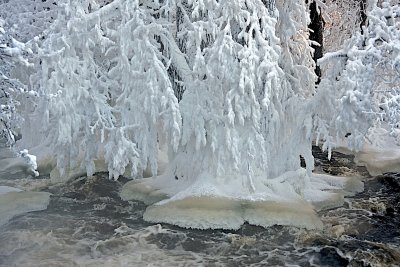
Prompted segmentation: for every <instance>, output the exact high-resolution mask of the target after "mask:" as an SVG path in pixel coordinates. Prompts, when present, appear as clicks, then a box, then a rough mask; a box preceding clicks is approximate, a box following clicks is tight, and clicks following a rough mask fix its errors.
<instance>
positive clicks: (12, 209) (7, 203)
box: [0, 186, 51, 226]
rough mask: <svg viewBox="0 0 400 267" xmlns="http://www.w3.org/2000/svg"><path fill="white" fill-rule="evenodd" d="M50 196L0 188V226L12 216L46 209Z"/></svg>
mask: <svg viewBox="0 0 400 267" xmlns="http://www.w3.org/2000/svg"><path fill="white" fill-rule="evenodd" d="M50 195H51V194H50V193H47V192H24V191H18V189H16V188H8V187H5V186H0V226H1V225H4V224H5V223H7V222H8V221H9V220H10V219H11V218H13V217H14V216H17V215H21V214H23V213H27V212H31V211H38V210H44V209H46V208H47V206H48V204H49V201H50Z"/></svg>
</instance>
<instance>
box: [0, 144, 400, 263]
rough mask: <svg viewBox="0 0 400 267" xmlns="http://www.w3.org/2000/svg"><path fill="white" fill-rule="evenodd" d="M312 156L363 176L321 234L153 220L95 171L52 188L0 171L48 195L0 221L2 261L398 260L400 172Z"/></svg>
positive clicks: (328, 168)
mask: <svg viewBox="0 0 400 267" xmlns="http://www.w3.org/2000/svg"><path fill="white" fill-rule="evenodd" d="M314 155H315V156H316V166H317V169H316V170H317V171H319V172H327V173H330V174H334V175H336V174H340V175H344V174H345V175H356V176H363V177H364V179H365V180H364V182H365V191H364V192H363V193H361V194H358V195H356V196H355V197H353V198H348V199H347V201H346V204H345V205H344V206H343V207H340V208H336V209H331V210H327V211H322V212H320V213H319V215H320V217H321V218H322V220H323V222H324V225H325V226H324V230H323V231H307V230H301V229H296V228H292V227H282V226H274V227H270V228H267V229H264V228H261V227H256V226H251V225H244V226H243V227H242V228H241V229H240V230H238V231H223V230H213V231H211V230H208V231H203V230H190V229H182V228H178V227H175V226H172V225H167V224H151V223H147V222H145V221H143V219H142V214H143V212H144V210H145V208H146V206H145V205H144V204H143V203H140V202H125V201H122V200H121V199H120V197H119V194H118V193H119V190H120V189H121V187H122V185H123V184H124V183H125V182H127V180H125V179H121V180H119V181H117V182H115V181H110V180H108V175H107V174H106V173H99V174H96V175H95V176H93V177H81V178H79V179H76V180H73V181H71V182H69V183H67V184H62V185H51V184H50V183H49V180H48V178H47V177H40V176H39V177H38V178H37V179H33V178H24V179H23V178H22V177H19V178H18V177H16V175H10V176H7V177H5V176H6V175H4V174H2V177H1V179H0V185H8V186H15V187H18V188H22V189H26V190H36V191H47V192H51V193H52V196H51V200H50V204H49V206H48V208H47V209H46V210H43V211H36V212H31V213H26V214H23V215H20V216H17V217H14V218H13V219H11V220H10V221H9V222H8V223H7V224H5V225H3V226H0V266H176V267H177V266H399V264H400V229H399V225H400V204H399V203H400V174H385V175H382V176H379V177H369V175H368V173H367V172H366V171H365V169H364V168H362V167H357V166H355V164H354V163H353V159H352V156H347V155H343V154H340V153H334V154H333V157H332V158H333V159H332V160H331V161H328V160H327V159H326V155H325V154H324V153H322V152H321V151H320V150H319V149H318V148H314ZM3 176H4V177H3ZM20 176H22V174H20ZM10 177H12V178H10Z"/></svg>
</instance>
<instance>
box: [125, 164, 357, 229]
mask: <svg viewBox="0 0 400 267" xmlns="http://www.w3.org/2000/svg"><path fill="white" fill-rule="evenodd" d="M210 177H211V176H210V175H209V174H207V173H204V174H202V175H201V177H199V178H198V179H196V180H195V181H194V182H193V183H190V181H187V180H177V179H176V176H175V177H173V176H172V177H171V176H168V175H167V174H165V175H162V176H158V177H154V178H146V179H140V180H135V181H131V182H128V183H127V184H125V185H124V187H123V189H122V191H121V197H122V198H123V199H124V200H139V201H143V202H145V203H146V204H150V206H149V207H148V208H147V209H146V211H145V213H144V214H143V218H144V220H146V221H149V222H153V223H169V224H174V225H178V226H180V227H184V228H196V229H233V230H236V229H239V228H240V227H241V225H243V224H244V223H250V224H253V225H258V226H263V227H268V226H272V225H288V226H295V227H301V228H306V229H321V228H322V222H321V220H320V219H319V218H318V216H317V214H316V211H318V210H322V209H327V208H333V207H338V206H341V205H343V203H344V197H345V196H348V195H352V194H354V193H355V192H360V191H362V190H363V183H362V182H361V181H360V180H358V179H357V178H353V177H333V176H329V175H323V174H314V175H312V176H311V177H310V178H308V179H306V178H307V177H308V176H306V175H305V171H304V170H302V169H300V170H298V171H292V172H287V173H285V174H284V175H282V176H280V177H278V178H275V179H267V180H266V181H265V182H264V183H263V182H260V181H261V179H255V180H254V181H255V183H254V189H255V190H250V189H249V188H247V187H246V186H244V185H243V184H244V183H243V180H240V179H234V178H231V179H228V180H224V179H211V178H210ZM302 179H303V181H302ZM300 185H302V186H300ZM300 187H302V188H303V189H301V188H300ZM151 204H152V205H151Z"/></svg>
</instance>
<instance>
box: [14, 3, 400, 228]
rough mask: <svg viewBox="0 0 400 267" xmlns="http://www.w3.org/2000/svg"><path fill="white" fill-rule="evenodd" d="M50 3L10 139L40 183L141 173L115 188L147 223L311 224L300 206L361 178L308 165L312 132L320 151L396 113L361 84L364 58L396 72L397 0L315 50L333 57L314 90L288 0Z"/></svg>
mask: <svg viewBox="0 0 400 267" xmlns="http://www.w3.org/2000/svg"><path fill="white" fill-rule="evenodd" d="M57 5H58V6H60V12H59V13H58V18H57V20H56V21H55V22H54V23H52V24H51V26H50V28H49V29H48V30H46V31H45V32H43V40H36V41H35V44H32V47H34V48H35V49H36V50H37V56H36V58H35V59H34V60H33V61H34V62H35V63H36V69H35V73H34V74H33V75H32V76H31V77H30V86H31V89H33V90H35V92H37V94H38V95H39V96H41V97H40V98H38V101H37V102H36V103H34V104H32V105H25V106H24V110H23V112H24V114H25V115H24V119H25V122H24V126H23V127H22V130H21V131H22V140H21V141H20V142H19V145H21V146H24V147H28V148H32V149H33V151H34V152H35V153H36V154H37V156H38V157H39V162H40V163H42V165H43V163H45V162H47V163H49V164H48V165H49V166H50V167H51V168H54V170H53V171H52V174H51V177H52V178H53V179H54V181H62V180H65V179H68V178H70V177H72V176H73V175H79V174H82V173H86V174H88V175H92V174H93V173H94V172H96V171H99V170H104V171H108V172H109V173H110V177H111V178H114V179H117V178H118V177H119V176H120V175H127V176H131V177H132V178H141V177H142V176H143V175H144V173H150V174H151V175H152V177H150V178H144V179H140V180H134V181H132V182H130V183H128V184H127V185H126V186H125V187H124V189H123V192H122V197H123V198H125V199H139V200H143V201H145V202H147V203H149V204H153V205H151V206H149V208H148V209H147V211H146V212H145V214H144V218H145V219H146V220H149V221H153V222H168V223H173V224H177V225H180V226H184V227H195V228H238V227H240V225H241V224H243V223H244V222H249V223H252V224H256V225H262V226H269V225H272V224H283V225H296V226H302V227H308V228H315V227H319V226H320V221H319V219H318V218H317V217H316V215H315V209H319V208H324V207H331V206H335V205H340V203H342V201H343V195H344V191H341V190H342V189H346V190H350V191H351V190H359V189H360V188H361V185H360V184H359V183H357V182H355V183H352V182H351V181H350V180H349V179H344V178H342V179H339V178H336V179H335V178H329V177H326V176H322V175H315V174H313V173H312V170H313V164H314V162H313V156H312V154H311V145H312V142H313V140H315V139H317V140H320V139H322V140H323V141H324V148H330V147H332V146H333V145H334V143H335V139H338V138H344V136H345V135H347V133H351V137H350V138H348V139H349V140H350V142H351V144H352V145H353V146H354V147H358V146H359V145H360V144H361V143H362V141H363V138H364V136H365V135H366V133H367V132H368V129H369V128H370V127H371V125H373V122H374V120H375V119H376V118H377V114H378V115H379V114H380V113H382V112H380V111H379V110H380V109H379V108H381V109H382V110H384V111H385V112H386V110H387V112H386V113H385V114H388V117H387V118H390V119H393V121H396V120H398V117H397V116H398V114H397V113H396V110H398V109H396V108H395V107H396V105H397V103H398V98H397V95H398V93H397V92H396V91H391V93H389V92H387V91H385V93H382V94H380V95H379V97H374V94H375V93H377V92H380V91H374V90H373V88H374V85H373V82H372V81H373V80H371V77H375V76H372V74H374V75H375V74H376V69H374V68H373V66H375V65H376V64H381V65H379V66H380V67H379V68H378V69H385V68H390V70H391V73H392V76H391V77H392V78H393V79H396V78H397V79H398V75H397V74H398V63H396V62H397V61H398V59H396V58H398V56H397V55H398V54H397V53H398V51H399V50H398V44H397V42H398V19H397V17H398V15H396V14H398V7H396V6H394V5H391V4H390V3H389V2H384V3H383V4H382V5H377V4H376V3H375V2H370V13H369V14H370V15H369V16H370V19H369V20H370V23H369V24H368V27H367V28H366V30H365V31H363V34H358V35H356V36H355V37H353V38H352V39H351V40H349V41H347V42H345V46H344V48H343V49H342V50H340V51H339V52H336V53H335V54H329V55H327V56H326V57H325V58H324V59H323V60H322V61H321V64H322V63H324V62H327V61H329V60H330V59H335V60H336V59H339V60H340V61H341V62H340V63H341V64H336V65H335V68H333V69H330V70H328V71H327V72H326V76H324V77H323V79H322V81H321V84H320V85H319V86H318V87H317V88H316V87H315V82H316V78H317V77H316V75H315V74H314V68H315V62H314V61H313V57H312V54H313V49H312V48H311V44H310V40H309V31H308V28H307V27H308V25H309V23H310V19H309V16H308V12H307V8H308V6H307V4H306V3H305V1H303V0H295V1H287V0H276V1H274V0H269V1H266V0H168V1H167V0H165V1H150V0H140V1H139V0H114V1H105V2H104V1H101V2H97V1H94V0H85V1H72V0H70V1H63V2H61V3H57ZM61 7H62V8H61ZM396 38H397V39H396ZM396 40H397V41H396ZM36 50H35V51H36ZM396 72H397V74H396ZM396 75H397V76H396ZM393 84H396V81H395V80H393ZM393 88H394V87H393V86H392V87H391V89H390V90H392V89H393ZM378 100H379V101H378ZM382 100H383V101H382ZM382 103H384V104H382ZM337 106H339V109H338V108H337ZM166 154H167V155H168V156H167V157H166ZM300 156H302V157H303V158H304V159H305V162H306V165H307V169H306V170H305V169H303V168H301V167H300ZM161 159H163V160H166V161H167V165H166V168H165V170H163V171H162V170H161V169H160V168H159V167H158V164H159V163H160V161H161ZM330 190H334V191H335V193H334V192H330ZM313 205H314V206H313Z"/></svg>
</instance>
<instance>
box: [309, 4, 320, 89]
mask: <svg viewBox="0 0 400 267" xmlns="http://www.w3.org/2000/svg"><path fill="white" fill-rule="evenodd" d="M310 18H311V23H310V24H309V28H310V40H312V41H314V42H317V43H318V44H312V48H313V49H314V56H313V58H314V61H315V63H316V62H317V60H318V59H319V58H322V56H323V49H324V48H323V41H324V21H323V18H322V13H321V9H320V8H319V7H318V5H317V4H316V2H315V1H313V2H312V3H311V4H310ZM315 74H316V75H317V76H318V80H317V83H319V82H320V80H321V68H320V66H318V64H316V66H315Z"/></svg>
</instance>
